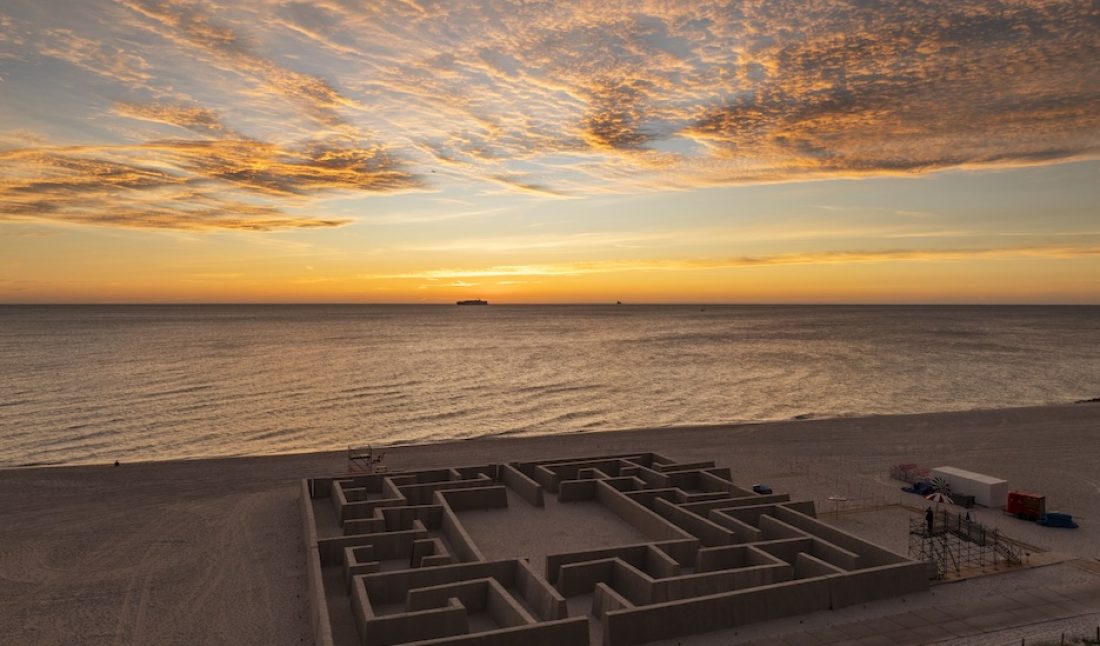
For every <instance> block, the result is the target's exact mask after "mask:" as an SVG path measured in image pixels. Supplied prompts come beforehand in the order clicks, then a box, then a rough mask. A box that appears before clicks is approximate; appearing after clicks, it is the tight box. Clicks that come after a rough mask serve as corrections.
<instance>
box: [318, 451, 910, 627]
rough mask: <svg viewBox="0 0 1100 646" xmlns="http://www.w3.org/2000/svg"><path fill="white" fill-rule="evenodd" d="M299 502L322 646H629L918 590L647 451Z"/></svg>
mask: <svg viewBox="0 0 1100 646" xmlns="http://www.w3.org/2000/svg"><path fill="white" fill-rule="evenodd" d="M302 503H303V504H302V510H303V520H304V523H305V532H306V543H307V565H308V568H309V569H308V572H309V584H310V591H311V599H312V608H311V611H312V617H313V623H314V629H315V632H316V634H317V643H318V644H321V645H326V644H344V643H357V644H362V645H363V646H389V645H391V644H418V645H421V646H425V645H428V644H432V645H443V644H450V645H455V646H459V645H474V644H476V645H477V646H497V645H500V646H504V645H506V644H517V643H522V644H524V645H525V646H542V645H546V646H587V645H588V644H593V645H595V644H600V643H602V644H603V645H604V646H629V645H632V644H642V643H646V642H649V641H656V640H660V639H668V638H675V637H683V636H687V635H692V634H698V633H704V632H710V631H715V630H721V629H726V628H735V627H737V626H742V625H745V624H749V623H753V622H759V621H766V620H769V619H777V618H782V617H789V616H793V615H798V614H803V613H808V612H813V611H817V610H826V609H830V608H834V609H835V608H843V607H845V606H850V605H853V604H859V603H866V602H868V601H873V600H876V599H883V598H887V597H893V596H898V595H903V594H908V593H911V592H916V591H922V590H925V589H927V569H926V567H925V566H924V564H922V563H918V562H914V561H910V560H908V559H906V558H905V557H903V556H900V555H898V554H894V553H892V552H890V551H888V550H886V549H883V548H881V547H878V546H876V545H874V544H872V543H868V542H866V541H864V540H861V539H859V538H857V537H855V536H853V535H851V534H848V533H845V532H842V531H840V530H838V529H835V528H833V527H831V526H829V525H827V524H825V523H822V522H821V521H819V520H817V518H815V512H814V505H813V502H812V501H797V500H794V501H792V500H790V497H789V496H788V495H786V494H768V495H761V494H756V493H754V492H753V491H751V490H747V489H743V488H741V487H739V486H737V485H735V484H734V483H733V482H732V480H731V478H730V473H729V470H728V469H725V468H719V467H716V466H715V465H714V463H713V462H697V463H678V462H676V461H674V460H671V459H669V458H667V457H664V456H662V455H659V454H656V453H639V454H633V455H608V456H592V457H583V458H568V459H556V460H540V461H536V462H515V463H510V464H489V465H482V466H470V467H457V468H450V469H433V470H423V471H409V472H400V473H386V474H372V475H356V476H337V477H331V478H313V479H309V480H305V481H303V483H302ZM600 515H608V517H607V518H601V517H600ZM464 517H465V519H466V521H465V523H464V520H463V519H464ZM597 520H601V521H607V522H604V523H602V524H599V523H597V522H596V521H597ZM467 526H468V527H467ZM468 528H469V530H471V531H468ZM601 528H602V529H601ZM472 530H476V531H472ZM524 530H528V531H527V533H526V534H525V533H524ZM475 536H478V537H480V538H479V539H477V540H475V538H474V537H475ZM618 537H636V538H637V540H630V542H625V543H616V542H615V541H616V540H629V539H619V538H618ZM601 540H602V541H603V543H600V541H601ZM574 541H576V542H578V543H583V544H585V545H587V547H585V549H580V550H573V551H555V549H554V548H555V546H559V545H563V544H572V543H573V542H574ZM479 542H480V543H481V544H480V545H479ZM598 543H600V544H598ZM597 544H598V545H597ZM486 553H489V556H488V557H487V556H486ZM502 555H507V556H502ZM348 609H350V617H351V618H352V619H351V620H348V619H347V616H348V614H349V613H348V612H347V610H348ZM351 624H353V626H354V627H352V626H351Z"/></svg>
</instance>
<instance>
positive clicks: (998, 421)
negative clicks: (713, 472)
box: [0, 403, 1100, 645]
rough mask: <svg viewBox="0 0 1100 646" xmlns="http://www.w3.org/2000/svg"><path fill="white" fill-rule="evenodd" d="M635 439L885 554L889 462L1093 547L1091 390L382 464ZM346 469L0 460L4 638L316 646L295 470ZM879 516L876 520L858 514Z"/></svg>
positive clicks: (1082, 554)
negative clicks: (972, 486)
mask: <svg viewBox="0 0 1100 646" xmlns="http://www.w3.org/2000/svg"><path fill="white" fill-rule="evenodd" d="M643 450H644V451H656V452H660V453H662V454H664V455H668V456H671V457H673V458H676V459H678V460H682V461H685V462H690V461H695V460H714V461H715V462H717V463H718V464H719V465H722V466H728V467H730V469H731V470H732V474H733V480H734V481H735V482H737V483H741V484H743V485H748V484H752V483H758V482H763V483H767V484H769V485H771V486H772V487H773V488H774V489H775V490H776V491H782V492H788V493H790V494H791V495H792V498H795V499H812V500H814V501H815V502H816V504H817V511H818V515H819V517H821V518H823V519H824V520H826V521H829V522H835V523H836V524H837V525H838V526H841V527H845V528H847V529H848V530H849V531H852V532H854V533H857V534H869V535H867V536H866V537H867V538H869V539H870V540H873V541H876V542H879V543H880V544H883V545H884V546H886V547H890V548H891V549H895V550H897V549H898V545H899V544H901V545H903V544H904V542H905V540H906V536H907V528H906V517H905V514H903V513H901V510H906V509H907V508H908V507H916V508H922V504H923V502H924V501H923V500H921V499H920V498H918V497H916V496H912V495H909V494H903V493H901V492H900V491H899V486H900V483H897V482H895V481H892V480H890V478H889V476H888V472H887V471H888V468H889V466H890V465H892V464H896V463H903V462H912V463H917V464H920V465H922V466H928V467H935V466H943V465H950V466H956V467H960V468H964V469H969V470H972V471H977V472H980V473H986V474H990V475H995V476H998V477H1001V478H1004V479H1007V480H1008V481H1009V487H1010V488H1022V489H1027V490H1032V491H1039V492H1041V493H1043V494H1045V495H1046V497H1047V508H1048V509H1049V510H1060V511H1064V512H1067V513H1071V514H1073V515H1074V517H1075V518H1076V519H1078V521H1079V522H1080V524H1081V527H1080V528H1079V529H1076V530H1057V529H1048V528H1043V527H1040V526H1038V525H1036V524H1034V523H1028V522H1025V521H1020V520H1017V519H1014V518H1011V517H1007V516H1004V515H1002V514H1001V513H1000V512H999V511H997V512H994V511H991V510H977V511H976V512H975V515H976V516H978V517H979V518H980V519H982V520H983V521H985V522H988V523H989V524H992V525H995V526H996V527H997V528H998V529H1000V530H1001V531H1003V532H1004V533H1005V534H1007V535H1008V536H1010V537H1012V538H1015V539H1018V540H1020V541H1022V542H1024V543H1026V544H1028V545H1031V546H1034V547H1035V548H1038V549H1041V550H1043V552H1044V553H1055V554H1059V555H1064V557H1065V558H1066V559H1069V560H1077V561H1085V562H1088V561H1096V560H1097V559H1100V539H1098V536H1100V535H1098V534H1097V530H1096V524H1097V523H1098V522H1100V476H1098V475H1097V470H1096V465H1097V464H1098V462H1100V404H1095V403H1094V404H1072V405H1060V406H1045V407H1030V408H1013V409H997V410H979V411H968V412H950V413H925V414H916V415H893V416H886V415H884V416H871V417H859V418H835V419H811V420H797V421H787V422H768V423H756V424H740V425H724V426H706V427H678V428H658V429H642V430H629V431H615V432H600V433H572V434H562V435H544V436H536V437H523V438H519V437H514V438H486V439H477V440H468V441H458V442H448V443H439V444H428V445H422V446H407V447H394V448H391V449H388V450H387V453H386V460H385V463H386V465H387V466H388V467H389V469H390V470H391V471H396V470H402V469H413V468H429V467H440V466H450V465H462V464H484V463H490V462H504V461H510V460H533V459H539V458H540V457H544V456H572V455H578V456H579V455H589V454H613V453H623V452H630V451H643ZM346 466H347V465H346V458H345V454H344V453H343V452H328V453H309V454H296V455H283V456H264V457H240V458H223V459H206V460H178V461H170V462H146V463H123V464H121V465H120V466H118V467H115V466H112V465H87V466H73V467H45V468H18V469H8V470H4V471H0V510H2V511H3V514H2V516H3V519H4V522H3V524H2V526H0V634H2V635H4V640H3V641H5V642H7V643H13V644H61V643H73V641H74V640H76V641H78V642H79V643H82V644H147V643H159V644H196V643H235V644H288V645H289V644H303V643H310V642H311V641H312V633H311V630H310V624H309V601H308V596H307V584H306V573H305V567H304V556H303V537H302V523H301V519H300V517H299V501H298V491H299V486H300V484H299V483H300V480H301V479H302V478H306V477H311V476H321V475H333V474H338V473H341V472H343V471H344V470H345V469H346ZM830 497H832V498H834V500H830ZM836 498H844V499H845V500H843V501H840V500H835V499H836ZM884 510H886V511H885V512H884ZM866 514H871V516H867V515H866ZM874 514H880V515H881V518H882V519H884V520H882V521H881V522H880V521H878V520H867V519H868V518H871V519H875V518H878V516H874ZM1036 553H1038V551H1037V552H1036ZM1052 567H1064V566H1052ZM1043 569H1044V568H1036V569H1034V570H1033V571H1034V572H1037V573H1040V572H1042V570H1043ZM1077 571H1079V572H1081V573H1082V574H1081V575H1080V576H1081V577H1085V579H1084V580H1085V582H1086V583H1087V582H1088V580H1089V579H1088V577H1089V575H1088V573H1087V572H1085V571H1084V570H1077ZM1002 576H1003V577H1006V578H1005V583H1004V585H1005V586H1007V587H1013V588H1015V587H1019V586H1021V585H1022V584H1021V583H1020V577H1024V580H1025V581H1026V580H1027V579H1026V577H1027V576H1028V574H1027V571H1025V572H1017V573H1013V574H1012V575H1011V576H1012V577H1015V578H1013V579H1009V578H1007V577H1008V575H995V576H990V577H986V578H985V579H984V580H983V583H982V585H984V586H986V587H992V588H994V589H995V588H996V586H997V585H998V583H997V579H998V578H999V577H1002ZM1035 576H1041V575H1039V574H1037V575H1035ZM952 585H965V584H952ZM1023 585H1026V583H1025V584H1023ZM949 587H950V586H949ZM1086 617H1087V615H1086ZM792 621H796V620H792ZM775 629H776V628H775V627H773V628H772V630H775ZM1006 641H1008V640H1006ZM1017 641H1018V640H1017ZM685 643H688V642H685ZM690 643H704V642H694V641H693V642H690Z"/></svg>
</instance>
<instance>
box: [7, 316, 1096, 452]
mask: <svg viewBox="0 0 1100 646" xmlns="http://www.w3.org/2000/svg"><path fill="white" fill-rule="evenodd" d="M1097 396H1100V307H995V306H991V307H953V306H920V307H916V306H914V307H908V306H905V307H903V306H881V307H878V306H876V307H863V306H713V305H706V306H642V305H623V306H614V305H608V306H535V305H530V306H519V305H517V306H507V305H489V306H487V307H456V306H454V305H450V306H396V305H395V306H284V305H278V306H277V305H257V306H246V305H228V306H216V305H215V306H182V305H181V306H3V307H0V466H17V465H28V464H79V463H95V462H110V461H113V460H116V459H118V460H122V461H134V460H160V459H174V458H199V457H212V456H228V455H256V454H273V453H290V452H300V451H313V450H327V449H343V448H346V447H347V446H348V445H349V444H366V443H372V442H373V443H406V442H432V441H439V440H448V439H456V438H473V437H481V436H492V435H528V434H545V433H571V432H577V431H592V430H613V429H626V428H638V427H674V426H679V425H691V424H719V423H730V422H742V421H758V420H780V419H791V418H798V417H837V416H856V415H867V414H879V413H918V412H927V411H947V410H962V409H972V408H997V407H1008V406H1022V405H1033V404H1034V405H1039V404H1051V403H1067V402H1072V401H1075V400H1079V399H1087V398H1092V397H1097ZM669 432H675V430H672V429H670V430H669Z"/></svg>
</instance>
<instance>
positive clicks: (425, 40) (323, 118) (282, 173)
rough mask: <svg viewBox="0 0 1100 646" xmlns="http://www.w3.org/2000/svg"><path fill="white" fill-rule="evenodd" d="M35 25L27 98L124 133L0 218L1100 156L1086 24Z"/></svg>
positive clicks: (3, 24) (985, 19) (479, 16)
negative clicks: (71, 72)
mask: <svg viewBox="0 0 1100 646" xmlns="http://www.w3.org/2000/svg"><path fill="white" fill-rule="evenodd" d="M44 3H45V7H46V9H44V10H42V11H36V12H25V13H27V15H28V16H31V17H24V18H19V19H16V18H13V17H11V16H9V15H8V12H7V10H5V13H4V14H2V15H0V28H2V29H3V31H4V32H5V33H4V35H3V40H0V43H2V44H3V46H4V52H3V53H4V54H5V56H11V55H12V53H13V52H14V53H15V55H17V56H18V60H14V61H12V62H11V65H13V66H15V67H12V68H11V69H14V70H16V71H17V72H19V74H16V75H15V77H19V78H23V79H27V78H31V77H33V76H34V75H35V74H36V73H37V72H38V69H37V68H35V67H34V66H35V65H37V64H39V63H40V59H41V58H42V57H46V58H49V59H53V60H55V61H64V62H66V63H68V64H70V65H72V66H74V68H75V69H78V70H80V71H82V72H88V73H91V74H92V75H94V78H95V82H94V83H91V85H92V86H94V88H95V91H94V92H92V93H91V96H93V97H94V98H95V100H94V101H93V100H90V99H85V97H83V96H80V97H77V98H76V100H75V101H74V104H73V105H72V106H71V107H69V108H68V115H69V118H70V119H71V120H72V121H74V122H81V121H82V120H88V119H89V118H91V119H92V120H95V121H96V123H99V124H104V123H108V124H109V126H110V129H111V130H112V131H113V132H117V133H119V135H118V137H117V139H116V140H112V141H102V142H101V143H102V145H101V146H99V148H100V149H101V150H99V151H98V152H93V151H91V150H90V149H88V150H81V151H74V150H70V149H68V148H67V143H72V144H76V143H77V141H76V140H74V141H72V142H65V141H60V142H59V143H57V144H54V145H52V146H43V147H41V148H38V149H36V150H37V152H36V153H35V155H31V156H27V155H25V154H24V153H25V152H26V151H22V152H20V153H19V155H17V156H16V157H12V156H7V157H5V158H4V160H3V163H4V164H5V165H6V170H8V171H13V172H9V174H8V175H5V179H4V180H3V184H2V186H0V191H2V193H0V195H2V199H3V200H5V202H4V204H6V205H9V206H10V207H12V208H11V209H9V210H8V211H6V213H8V214H9V216H10V215H11V214H13V213H14V214H16V215H18V216H19V217H25V216H26V214H28V213H30V214H37V217H58V218H60V217H63V216H60V215H56V214H61V213H73V212H74V211H75V210H76V209H77V208H78V207H77V202H78V201H79V199H80V198H79V197H78V196H79V195H87V196H97V197H96V199H98V200H100V201H96V202H88V203H87V204H86V205H85V206H84V207H79V208H81V209H83V210H84V211H90V210H92V209H100V208H103V209H115V210H116V211H117V212H129V210H130V207H132V206H134V205H135V204H136V205H140V206H141V208H145V205H147V204H148V203H157V204H160V205H161V206H160V208H162V209H163V208H167V209H169V210H170V211H173V212H176V211H185V212H187V213H188V214H189V213H190V212H191V210H196V211H197V210H201V208H199V207H195V208H194V209H188V208H185V207H184V206H183V203H182V202H181V201H180V200H181V199H182V197H181V196H182V195H183V192H182V191H184V190H186V191H187V192H189V193H199V194H201V195H203V196H204V199H205V200H207V201H208V202H210V204H211V205H212V206H210V208H212V209H214V210H218V209H220V208H222V206H218V205H223V206H235V205H238V204H247V203H250V201H251V202H252V203H255V204H256V205H257V208H267V209H271V210H272V212H289V210H291V209H296V208H298V207H299V206H300V205H301V198H302V197H303V196H306V195H311V194H320V193H321V192H325V191H333V190H341V191H342V190H349V191H361V192H364V193H368V194H369V193H372V192H378V191H392V190H404V189H412V188H417V187H427V186H429V183H428V182H426V181H424V179H423V178H424V177H432V178H433V180H434V181H433V182H432V183H431V185H433V186H434V185H435V184H437V183H449V184H450V185H454V184H466V185H474V186H475V187H476V188H475V189H473V191H471V192H475V191H485V190H503V191H515V192H519V193H526V194H531V195H535V196H544V197H562V196H567V197H583V196H588V195H595V194H605V193H631V192H638V191H650V190H668V189H680V188H689V187H696V186H702V185H721V184H738V183H754V182H782V181H790V180H804V179H821V178H837V177H873V176H880V175H899V174H903V175H911V174H919V173H926V172H932V171H937V170H941V169H947V168H992V167H1003V166H1017V165H1042V164H1052V163H1059V162H1064V161H1067V160H1076V159H1082V158H1093V157H1096V156H1097V155H1098V154H1100V66H1097V65H1096V64H1095V61H1096V60H1097V56H1098V55H1100V29H1097V27H1096V26H1097V24H1100V9H1098V8H1097V7H1096V6H1095V4H1094V3H1087V2H1085V3H1082V2H1065V1H1061V0H991V1H989V2H958V1H954V0H931V1H929V2H921V3H913V2H901V1H896V2H880V3H828V2H825V3H822V2H811V3H806V2H803V1H801V0H747V1H745V2H739V3H735V4H730V3H728V2H724V1H719V0H702V1H694V0H690V1H689V0H680V1H677V0H673V1H668V0H644V1H641V2H635V3H628V5H620V4H615V3H608V2H606V1H603V0H580V1H578V2H569V3H556V2H541V1H540V2H518V1H509V0H501V1H500V2H483V3H452V2H442V3H426V2H411V1H405V0H378V1H376V2H369V3H346V2H342V1H339V0H322V1H320V2H314V3H303V2H298V1H295V0H254V1H252V2H242V3H228V4H226V3H215V2H211V1H208V0H114V1H113V2H108V1H107V0H89V3H87V4H84V5H81V7H80V8H81V10H82V11H83V12H84V13H83V14H82V16H87V17H88V19H87V20H86V21H83V22H81V21H80V20H77V19H73V20H67V19H65V17H64V14H65V13H66V12H65V9H64V6H65V5H64V4H63V3H62V2H61V1H60V0H44ZM21 20H31V21H36V22H35V24H32V25H30V26H29V27H28V26H27V25H25V24H23V23H22V22H20V21H21ZM7 32H11V33H10V34H9V33H7ZM16 32H18V33H16ZM36 56H37V57H38V58H37V59H36ZM5 62H8V61H7V60H5ZM19 66H23V67H19ZM4 76H5V77H7V76H9V73H8V70H7V69H5V71H4ZM23 82H24V83H26V86H25V87H26V88H28V89H30V90H31V91H32V92H33V91H41V92H43V96H46V92H45V88H46V87H47V86H49V87H54V84H48V83H42V84H40V87H36V86H35V84H34V83H32V82H30V81H23ZM82 82H87V80H86V79H83V80H82ZM5 83H6V84H7V83H8V81H5ZM41 100H43V101H44V100H47V99H41ZM31 104H33V102H28V103H26V105H31ZM105 105H106V106H108V107H106V108H105V107H104V106H105ZM51 109H52V110H55V111H57V112H58V113H65V112H66V106H51ZM288 115H289V116H288ZM30 116H31V115H28V121H29V122H30V121H33V119H31V118H30ZM135 120H140V121H142V122H145V125H141V124H139V123H137V122H136V121H135ZM150 124H159V125H167V126H171V127H176V128H179V129H182V130H183V131H185V132H186V133H187V134H186V136H188V137H190V139H180V140H173V141H161V140H159V139H153V137H151V136H150V135H149V130H150V128H153V127H158V126H152V125H150ZM15 125H17V126H18V125H19V124H15ZM139 127H140V128H141V129H139ZM172 136H180V137H182V136H184V135H183V134H182V133H181V134H180V135H172ZM79 143H80V144H81V145H86V144H87V143H88V140H87V139H85V138H81V139H80V140H79ZM32 159H37V160H38V161H36V162H33V163H32V161H31V160H32ZM13 164H15V165H17V166H18V167H17V168H14V169H13V168H12V165H13ZM35 169H38V170H39V171H40V172H41V175H40V176H36V175H35V174H34V170H35ZM437 169H439V170H440V171H441V172H439V174H438V175H432V174H431V172H432V171H435V170H437ZM436 178H438V179H436ZM169 188H171V189H173V190H177V189H178V190H177V192H176V193H173V195H172V196H170V199H169V200H168V201H167V202H164V200H163V199H162V198H164V196H165V193H166V191H168V189H169ZM241 193H244V194H247V197H244V198H243V197H242V196H241ZM108 197H109V199H108ZM112 200H121V202H116V201H112ZM263 200H266V202H262V204H261V203H260V202H259V201H263ZM165 204H167V206H165ZM208 206H209V205H208ZM48 214H54V215H48ZM242 217H243V219H245V220H247V219H249V218H250V216H247V215H246V216H242ZM913 217H918V216H916V215H914V216H913ZM290 220H291V221H296V219H295V218H290ZM319 220H324V221H328V220H331V218H324V217H321V218H319ZM106 221H112V222H113V221H114V219H113V218H107V219H106Z"/></svg>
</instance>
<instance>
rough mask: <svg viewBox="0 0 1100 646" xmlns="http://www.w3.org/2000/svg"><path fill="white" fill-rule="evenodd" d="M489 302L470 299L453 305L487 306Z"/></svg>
mask: <svg viewBox="0 0 1100 646" xmlns="http://www.w3.org/2000/svg"><path fill="white" fill-rule="evenodd" d="M488 304H489V301H483V300H481V299H480V298H471V299H470V300H466V301H456V302H455V305H488Z"/></svg>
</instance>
